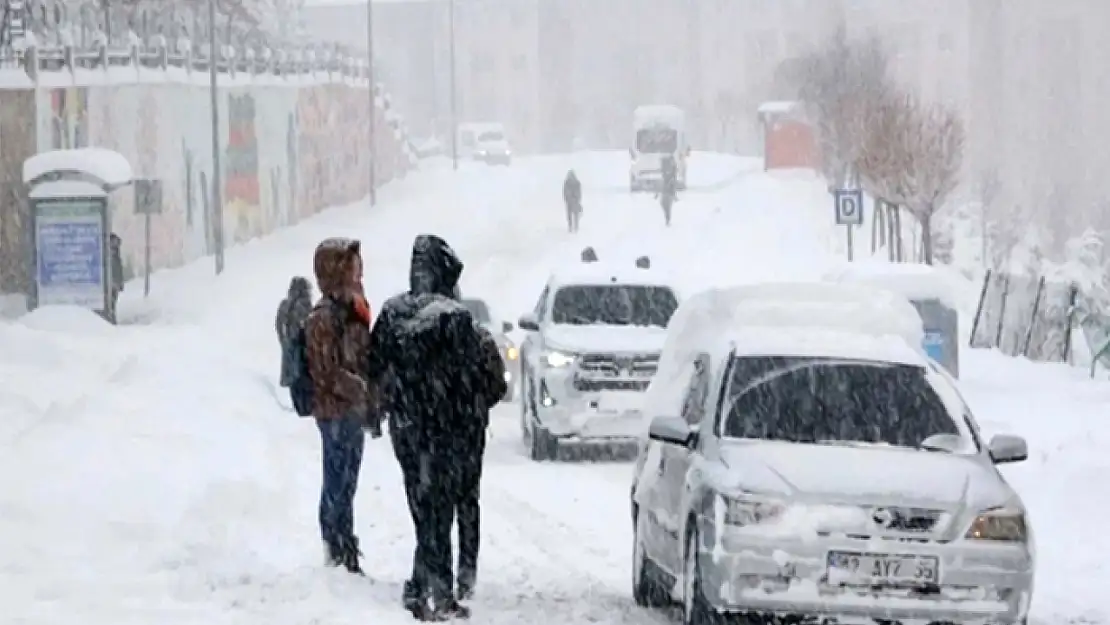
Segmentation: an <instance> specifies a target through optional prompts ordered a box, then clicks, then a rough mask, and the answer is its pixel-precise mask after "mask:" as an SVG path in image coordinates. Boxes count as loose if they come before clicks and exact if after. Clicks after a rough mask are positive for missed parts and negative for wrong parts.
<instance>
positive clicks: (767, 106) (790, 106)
mask: <svg viewBox="0 0 1110 625" xmlns="http://www.w3.org/2000/svg"><path fill="white" fill-rule="evenodd" d="M798 107H799V104H798V103H797V102H794V101H778V102H764V103H763V104H760V105H759V109H758V112H759V114H760V115H767V114H774V113H790V112H793V111H795V110H797V109H798Z"/></svg>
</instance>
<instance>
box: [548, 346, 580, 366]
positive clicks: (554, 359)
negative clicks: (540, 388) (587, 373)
mask: <svg viewBox="0 0 1110 625" xmlns="http://www.w3.org/2000/svg"><path fill="white" fill-rule="evenodd" d="M543 361H544V362H545V363H546V364H547V366H548V367H552V368H555V369H561V368H563V367H569V366H570V365H572V364H574V355H573V354H567V353H565V352H560V351H556V350H548V351H547V353H545V354H544V355H543Z"/></svg>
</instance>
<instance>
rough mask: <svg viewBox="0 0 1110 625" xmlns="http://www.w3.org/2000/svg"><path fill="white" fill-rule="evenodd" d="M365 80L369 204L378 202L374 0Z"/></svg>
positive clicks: (371, 0) (369, 2) (369, 14)
mask: <svg viewBox="0 0 1110 625" xmlns="http://www.w3.org/2000/svg"><path fill="white" fill-rule="evenodd" d="M366 63H367V65H366V81H367V89H368V90H369V92H370V124H369V129H370V159H369V160H370V206H374V205H375V204H377V203H378V190H377V188H376V187H377V186H378V185H377V174H376V172H375V171H374V170H375V169H376V164H377V160H378V159H377V150H375V149H374V148H375V145H376V143H375V142H376V139H377V137H376V134H377V133H376V131H377V129H376V128H375V126H376V125H377V117H378V102H377V96H376V95H374V0H366Z"/></svg>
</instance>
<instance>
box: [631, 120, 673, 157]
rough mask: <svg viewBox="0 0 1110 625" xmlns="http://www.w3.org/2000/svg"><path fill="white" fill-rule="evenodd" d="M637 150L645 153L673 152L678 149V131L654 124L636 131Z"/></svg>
mask: <svg viewBox="0 0 1110 625" xmlns="http://www.w3.org/2000/svg"><path fill="white" fill-rule="evenodd" d="M636 150H637V151H639V152H643V153H645V154H673V153H674V152H675V151H677V150H678V131H676V130H674V129H673V128H665V127H662V126H653V127H651V128H642V129H640V131H639V132H637V133H636Z"/></svg>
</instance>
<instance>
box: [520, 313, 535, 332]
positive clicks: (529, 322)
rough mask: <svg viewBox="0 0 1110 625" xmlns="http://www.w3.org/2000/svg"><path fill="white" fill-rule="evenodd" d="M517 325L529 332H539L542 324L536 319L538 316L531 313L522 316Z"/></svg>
mask: <svg viewBox="0 0 1110 625" xmlns="http://www.w3.org/2000/svg"><path fill="white" fill-rule="evenodd" d="M516 324H517V325H518V326H520V329H521V330H527V331H529V332H539V330H540V322H539V321H538V320H537V319H536V316H535V315H533V314H531V313H529V314H527V315H524V316H522V317H521V318H520V319H518V320H517V322H516Z"/></svg>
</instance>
